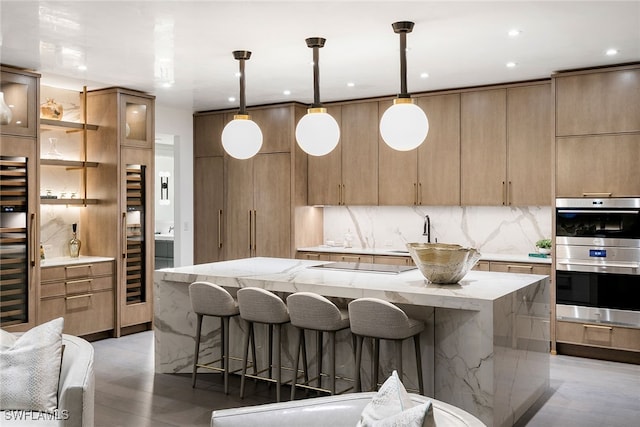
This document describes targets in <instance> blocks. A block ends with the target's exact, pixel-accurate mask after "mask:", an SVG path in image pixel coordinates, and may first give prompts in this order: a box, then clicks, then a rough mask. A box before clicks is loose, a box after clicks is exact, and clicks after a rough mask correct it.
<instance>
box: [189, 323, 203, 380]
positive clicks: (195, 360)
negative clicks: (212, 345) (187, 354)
mask: <svg viewBox="0 0 640 427" xmlns="http://www.w3.org/2000/svg"><path fill="white" fill-rule="evenodd" d="M196 317H197V318H196V349H195V351H194V353H193V373H192V374H191V387H194V388H195V386H196V374H197V372H198V357H199V356H200V331H201V330H202V314H198V313H196Z"/></svg>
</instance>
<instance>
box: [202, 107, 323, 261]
mask: <svg viewBox="0 0 640 427" xmlns="http://www.w3.org/2000/svg"><path fill="white" fill-rule="evenodd" d="M249 113H250V115H251V117H252V119H253V120H254V121H255V122H256V123H257V124H258V125H259V126H260V128H261V130H262V134H263V145H262V149H261V150H260V152H259V153H258V154H257V155H256V156H255V157H253V158H251V159H247V160H238V159H234V158H232V157H229V156H227V155H226V154H224V150H222V142H221V139H220V135H221V133H222V129H223V128H224V126H225V125H226V123H227V122H228V120H231V119H232V116H233V113H230V112H226V111H222V112H203V113H196V114H195V115H194V128H195V129H196V130H195V138H196V139H195V141H194V197H195V200H194V220H195V235H196V238H195V241H194V258H195V260H196V263H204V262H213V261H220V260H223V259H237V258H245V257H251V256H272V257H285V258H290V257H292V256H293V255H294V247H295V246H294V228H295V227H294V221H293V217H294V211H295V207H296V206H305V205H306V204H307V179H306V178H307V162H306V156H305V155H304V154H303V153H302V152H301V150H299V149H298V148H297V146H296V144H295V139H294V129H295V123H296V121H297V119H298V118H299V117H301V116H302V115H303V114H304V109H303V108H302V106H300V105H297V104H284V105H277V106H273V107H261V108H253V109H251V108H250V109H249ZM221 153H222V155H220V154H221ZM309 243H311V242H309ZM314 243H315V242H314ZM298 244H308V243H307V242H305V241H304V239H302V240H301V241H300V242H298Z"/></svg>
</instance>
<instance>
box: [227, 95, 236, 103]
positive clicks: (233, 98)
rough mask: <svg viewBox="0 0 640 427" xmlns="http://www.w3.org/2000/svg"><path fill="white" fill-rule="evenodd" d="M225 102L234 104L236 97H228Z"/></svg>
mask: <svg viewBox="0 0 640 427" xmlns="http://www.w3.org/2000/svg"><path fill="white" fill-rule="evenodd" d="M227 100H228V101H229V102H236V97H235V96H230V97H229V98H227Z"/></svg>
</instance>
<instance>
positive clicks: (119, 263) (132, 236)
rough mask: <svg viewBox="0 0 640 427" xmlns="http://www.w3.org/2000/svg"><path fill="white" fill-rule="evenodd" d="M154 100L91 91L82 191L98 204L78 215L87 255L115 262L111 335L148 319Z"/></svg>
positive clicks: (118, 90)
mask: <svg viewBox="0 0 640 427" xmlns="http://www.w3.org/2000/svg"><path fill="white" fill-rule="evenodd" d="M154 115H155V113H154V97H153V96H150V95H146V94H143V93H140V92H136V91H131V90H127V89H121V88H109V89H104V90H97V91H90V92H88V94H87V119H88V122H89V123H93V124H96V125H98V130H96V131H95V132H90V133H89V135H88V144H87V160H88V161H94V162H97V163H99V167H97V168H91V169H88V170H87V186H88V188H90V189H91V194H92V196H93V197H95V198H96V199H98V200H99V201H100V202H99V203H97V204H95V205H87V207H86V208H85V209H83V210H82V213H81V223H83V224H85V226H84V234H83V236H84V237H83V249H85V250H86V252H85V253H87V254H94V255H101V256H110V257H113V258H115V259H116V262H115V273H114V276H115V278H116V288H115V307H116V326H115V331H116V332H115V335H116V336H119V335H120V333H121V331H122V328H127V327H130V326H137V325H143V326H142V327H147V328H148V327H150V326H151V322H152V320H153V295H152V292H153V266H154V252H155V248H154V238H153V231H154V228H153V224H154V217H153V206H154V204H153V200H154V199H153V197H154V188H153V186H154V184H153V183H154V178H153V177H154V145H155V144H154V143H155V138H154V124H153V123H154Z"/></svg>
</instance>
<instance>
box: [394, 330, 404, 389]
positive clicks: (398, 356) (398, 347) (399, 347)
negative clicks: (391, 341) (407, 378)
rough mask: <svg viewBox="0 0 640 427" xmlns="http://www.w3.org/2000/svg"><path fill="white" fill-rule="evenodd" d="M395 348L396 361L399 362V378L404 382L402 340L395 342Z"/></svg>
mask: <svg viewBox="0 0 640 427" xmlns="http://www.w3.org/2000/svg"><path fill="white" fill-rule="evenodd" d="M395 347H396V359H397V360H398V362H397V365H398V377H399V378H400V381H402V378H403V376H402V374H403V372H402V340H395Z"/></svg>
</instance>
